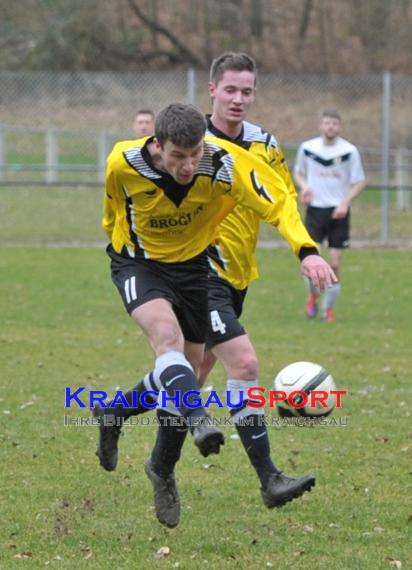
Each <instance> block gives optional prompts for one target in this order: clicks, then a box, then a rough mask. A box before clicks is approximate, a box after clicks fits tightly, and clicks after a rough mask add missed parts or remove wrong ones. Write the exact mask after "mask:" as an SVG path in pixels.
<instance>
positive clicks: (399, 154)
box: [395, 147, 410, 210]
mask: <svg viewBox="0 0 412 570" xmlns="http://www.w3.org/2000/svg"><path fill="white" fill-rule="evenodd" d="M407 163H408V158H407V152H406V149H405V148H403V147H401V148H398V149H397V150H396V154H395V169H396V187H397V192H396V204H397V206H398V210H407V209H408V208H409V206H410V192H409V191H408V186H410V184H409V176H408V175H409V171H408V170H407Z"/></svg>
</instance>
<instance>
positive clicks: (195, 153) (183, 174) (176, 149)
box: [160, 139, 203, 184]
mask: <svg viewBox="0 0 412 570" xmlns="http://www.w3.org/2000/svg"><path fill="white" fill-rule="evenodd" d="M160 155H161V161H162V168H163V170H166V172H168V173H169V174H170V176H172V177H173V178H174V179H175V180H176V182H178V183H179V184H189V183H190V182H191V181H192V180H193V177H194V175H195V174H196V172H197V168H198V166H199V162H200V159H201V158H202V156H203V139H202V140H201V141H200V142H199V143H198V144H197V145H196V146H192V147H189V148H185V147H181V146H177V145H175V144H173V143H172V142H170V141H166V142H165V144H164V145H163V147H162V148H161V150H160Z"/></svg>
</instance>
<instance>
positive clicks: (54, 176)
mask: <svg viewBox="0 0 412 570" xmlns="http://www.w3.org/2000/svg"><path fill="white" fill-rule="evenodd" d="M58 168H59V141H58V137H57V130H56V129H47V131H46V182H47V184H53V182H57V180H58Z"/></svg>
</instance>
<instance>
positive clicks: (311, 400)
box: [273, 362, 336, 417]
mask: <svg viewBox="0 0 412 570" xmlns="http://www.w3.org/2000/svg"><path fill="white" fill-rule="evenodd" d="M273 390H274V391H275V392H279V391H281V392H285V393H286V396H287V398H288V399H285V400H278V401H276V405H277V408H278V412H279V416H280V417H292V416H303V417H321V416H327V415H329V414H330V413H331V412H333V410H334V409H335V406H336V395H335V394H331V393H330V391H331V390H336V385H335V382H334V380H333V378H332V376H331V375H330V374H329V372H328V371H327V370H326V368H323V366H321V365H320V364H315V363H314V362H294V363H293V364H289V365H288V366H285V368H282V370H281V371H280V372H279V374H278V375H277V376H276V378H275V380H274V382H273ZM293 392H297V393H296V394H293ZM312 392H313V394H312ZM322 392H324V393H323V394H322ZM325 393H326V394H325ZM305 395H306V396H305ZM288 400H289V401H288ZM321 400H323V402H324V403H325V404H326V406H327V407H326V408H325V407H324V406H323V405H322V403H321ZM305 401H306V403H305V404H304V402H305ZM293 404H295V406H299V407H295V406H294V405H293Z"/></svg>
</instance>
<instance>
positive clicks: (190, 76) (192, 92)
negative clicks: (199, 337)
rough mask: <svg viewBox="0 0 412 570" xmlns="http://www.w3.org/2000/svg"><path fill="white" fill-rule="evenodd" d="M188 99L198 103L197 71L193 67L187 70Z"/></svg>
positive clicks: (191, 102)
mask: <svg viewBox="0 0 412 570" xmlns="http://www.w3.org/2000/svg"><path fill="white" fill-rule="evenodd" d="M186 100H187V102H188V103H190V104H192V105H195V104H196V72H195V70H194V69H193V67H191V68H190V69H188V70H187V92H186Z"/></svg>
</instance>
